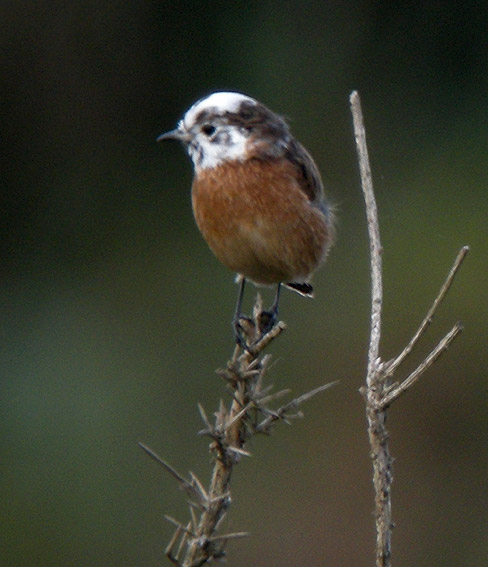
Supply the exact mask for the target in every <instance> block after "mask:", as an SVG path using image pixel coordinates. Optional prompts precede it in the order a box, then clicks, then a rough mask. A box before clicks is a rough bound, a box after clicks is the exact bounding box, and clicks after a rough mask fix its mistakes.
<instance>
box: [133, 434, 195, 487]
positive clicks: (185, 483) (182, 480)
mask: <svg viewBox="0 0 488 567" xmlns="http://www.w3.org/2000/svg"><path fill="white" fill-rule="evenodd" d="M138 445H139V447H140V448H141V449H142V450H143V451H145V452H146V453H147V454H148V455H149V456H150V457H151V459H153V460H154V461H156V462H157V463H158V464H160V465H161V466H162V467H163V468H164V469H165V470H167V471H168V472H169V473H170V475H171V476H172V477H173V478H175V479H176V480H177V481H178V484H179V485H180V488H182V489H183V490H185V492H186V493H187V494H189V495H190V496H199V493H198V492H197V491H196V490H195V487H194V486H192V484H191V483H190V482H188V481H187V480H186V478H184V477H183V476H181V474H180V473H179V472H177V471H176V470H175V469H174V468H173V467H172V466H171V465H169V464H168V463H167V462H166V461H164V460H163V459H162V458H161V457H160V456H159V455H157V454H156V453H155V452H154V451H153V450H152V449H150V448H149V447H147V446H146V445H144V443H141V442H140V441H139V442H138Z"/></svg>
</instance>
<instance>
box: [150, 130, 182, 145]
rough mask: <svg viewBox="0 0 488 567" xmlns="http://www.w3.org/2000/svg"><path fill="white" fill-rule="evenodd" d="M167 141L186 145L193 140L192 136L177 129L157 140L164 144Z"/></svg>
mask: <svg viewBox="0 0 488 567" xmlns="http://www.w3.org/2000/svg"><path fill="white" fill-rule="evenodd" d="M165 140H177V141H178V142H183V143H184V144H188V142H189V141H190V140H191V136H190V134H189V133H188V132H185V131H184V130H181V129H180V128H175V129H174V130H170V131H169V132H166V133H164V134H161V136H158V137H157V138H156V142H164V141H165Z"/></svg>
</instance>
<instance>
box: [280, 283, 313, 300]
mask: <svg viewBox="0 0 488 567" xmlns="http://www.w3.org/2000/svg"><path fill="white" fill-rule="evenodd" d="M284 285H285V286H286V287H288V288H290V289H292V290H293V291H296V292H297V293H299V294H300V295H304V296H305V297H313V287H312V286H311V285H310V284H309V283H286V284H284Z"/></svg>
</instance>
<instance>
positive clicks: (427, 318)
mask: <svg viewBox="0 0 488 567" xmlns="http://www.w3.org/2000/svg"><path fill="white" fill-rule="evenodd" d="M468 252H469V246H463V247H462V248H461V250H460V251H459V252H458V254H457V256H456V259H455V261H454V264H453V266H452V268H451V270H450V271H449V274H448V275H447V278H446V279H445V281H444V283H443V285H442V287H441V289H440V290H439V293H438V294H437V297H436V298H435V300H434V303H433V304H432V307H431V308H430V309H429V311H428V312H427V315H426V316H425V318H424V320H423V321H422V323H421V324H420V327H419V328H418V329H417V332H416V333H415V334H414V335H413V337H412V338H411V339H410V341H409V343H408V344H407V346H406V347H405V348H404V349H403V351H402V352H401V353H400V354H399V355H398V356H397V357H396V358H395V359H394V360H393V361H391V362H390V363H389V364H388V366H387V368H386V369H385V374H386V375H388V376H391V375H392V374H393V373H394V372H395V370H396V369H397V368H398V367H399V366H400V365H401V364H402V362H403V361H404V360H405V359H406V358H407V356H408V355H409V354H410V353H411V352H412V350H413V348H414V347H415V345H416V344H417V342H418V340H419V339H420V337H421V336H422V335H423V334H424V333H425V331H426V330H427V327H428V326H429V325H430V323H431V322H432V319H433V318H434V314H435V312H436V311H437V308H438V307H439V305H440V304H441V303H442V301H443V299H444V297H445V296H446V294H447V292H448V291H449V288H450V287H451V284H452V282H453V281H454V278H455V277H456V274H457V272H458V270H459V268H460V267H461V264H462V263H463V260H464V259H465V258H466V255H467V254H468Z"/></svg>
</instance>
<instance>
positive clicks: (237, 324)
mask: <svg viewBox="0 0 488 567" xmlns="http://www.w3.org/2000/svg"><path fill="white" fill-rule="evenodd" d="M245 285H246V278H244V277H243V276H242V279H241V285H240V287H239V293H238V294H237V303H236V310H235V313H234V317H233V319H232V328H233V329H234V335H235V338H236V342H237V344H238V345H239V346H241V347H242V348H247V343H248V342H249V343H251V342H252V340H248V341H246V336H248V339H249V338H250V337H249V335H250V333H249V331H251V329H253V328H254V323H253V321H252V320H251V319H250V318H249V317H246V316H244V315H242V313H241V309H242V298H243V297H244V287H245ZM243 322H244V325H245V326H243V325H242V323H243ZM252 334H253V333H252Z"/></svg>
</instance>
